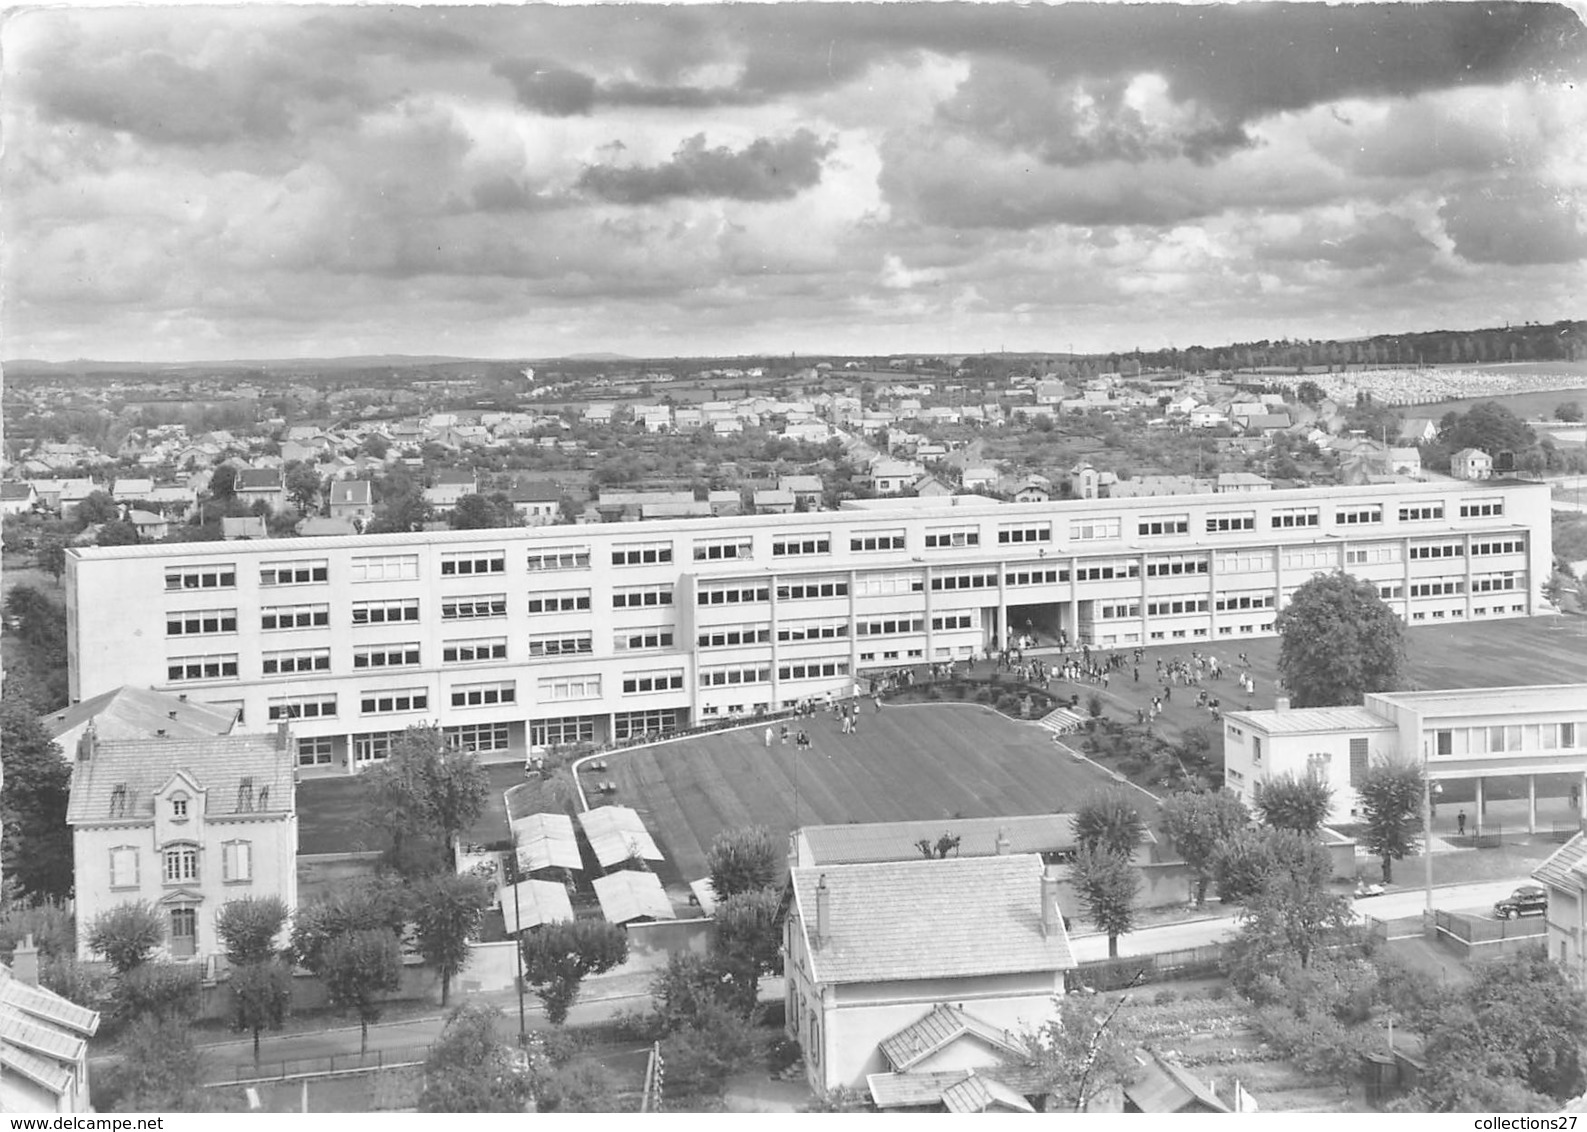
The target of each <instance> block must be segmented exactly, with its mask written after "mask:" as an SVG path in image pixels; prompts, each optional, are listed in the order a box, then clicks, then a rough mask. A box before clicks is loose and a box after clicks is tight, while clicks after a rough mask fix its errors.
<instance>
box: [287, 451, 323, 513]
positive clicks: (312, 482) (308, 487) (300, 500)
mask: <svg viewBox="0 0 1587 1132" xmlns="http://www.w3.org/2000/svg"><path fill="white" fill-rule="evenodd" d="M283 482H284V483H285V485H286V492H287V498H288V499H290V500H292V502H293V504H295V505H296V507H297V509H298V510H299V511H307V510H308V509H309V508H310V507H311V506H312V505H313V504H314V501H315V500H317V499H318V498H319V497H320V492H321V491H322V490H324V486H325V483H324V481H323V480H322V479H320V473H319V472H317V471H315V470H314V469H313V468H312V467H310V466H309V465H308V464H305V463H304V462H303V461H302V460H293V461H292V462H291V463H290V464H288V465H287V466H286V468H285V476H284V480H283Z"/></svg>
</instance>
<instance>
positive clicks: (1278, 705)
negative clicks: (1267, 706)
mask: <svg viewBox="0 0 1587 1132" xmlns="http://www.w3.org/2000/svg"><path fill="white" fill-rule="evenodd" d="M1273 710H1274V711H1288V710H1289V697H1288V696H1279V697H1278V698H1277V699H1275V700H1274V701H1273Z"/></svg>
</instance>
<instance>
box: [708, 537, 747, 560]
mask: <svg viewBox="0 0 1587 1132" xmlns="http://www.w3.org/2000/svg"><path fill="white" fill-rule="evenodd" d="M754 556H755V543H754V541H753V540H752V539H750V538H747V537H745V538H730V539H712V540H711V541H710V542H697V543H695V544H694V560H695V561H696V562H725V561H729V560H731V559H737V558H753V557H754Z"/></svg>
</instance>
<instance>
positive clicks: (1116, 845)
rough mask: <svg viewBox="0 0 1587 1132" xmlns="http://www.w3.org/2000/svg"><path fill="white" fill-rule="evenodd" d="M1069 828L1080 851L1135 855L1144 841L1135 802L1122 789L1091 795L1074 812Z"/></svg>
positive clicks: (1144, 826) (1138, 811) (1143, 824)
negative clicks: (1137, 847) (1136, 849)
mask: <svg viewBox="0 0 1587 1132" xmlns="http://www.w3.org/2000/svg"><path fill="white" fill-rule="evenodd" d="M1070 827H1071V828H1072V829H1073V830H1074V835H1075V840H1076V841H1077V842H1078V843H1079V845H1080V847H1081V848H1082V849H1087V850H1093V851H1095V850H1102V851H1104V852H1109V853H1122V854H1125V855H1126V856H1127V855H1129V854H1131V853H1133V852H1135V848H1136V846H1138V845H1140V843H1141V842H1142V841H1144V840H1145V839H1146V822H1145V821H1143V820H1142V819H1141V811H1140V808H1139V807H1138V806H1136V804H1135V801H1134V799H1133V798H1131V797H1130V796H1129V795H1128V794H1126V793H1125V792H1124V791H1123V790H1119V789H1113V788H1109V789H1106V790H1103V791H1101V792H1100V793H1096V794H1093V795H1091V797H1089V798H1087V799H1086V800H1085V802H1083V803H1082V804H1081V806H1080V809H1079V810H1078V811H1076V813H1075V816H1074V819H1073V821H1071V823H1070Z"/></svg>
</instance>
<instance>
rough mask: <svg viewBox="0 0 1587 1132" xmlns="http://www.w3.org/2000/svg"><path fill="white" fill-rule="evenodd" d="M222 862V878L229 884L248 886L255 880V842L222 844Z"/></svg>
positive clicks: (226, 842) (225, 842)
mask: <svg viewBox="0 0 1587 1132" xmlns="http://www.w3.org/2000/svg"><path fill="white" fill-rule="evenodd" d="M220 860H221V878H222V880H224V881H225V882H226V883H227V884H247V883H249V882H250V881H252V880H253V842H251V841H223V842H221V846H220Z"/></svg>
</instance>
